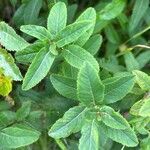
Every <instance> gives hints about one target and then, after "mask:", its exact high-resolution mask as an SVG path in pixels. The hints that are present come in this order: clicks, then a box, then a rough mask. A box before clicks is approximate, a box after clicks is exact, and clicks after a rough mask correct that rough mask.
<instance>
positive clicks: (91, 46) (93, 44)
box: [83, 34, 102, 55]
mask: <svg viewBox="0 0 150 150" xmlns="http://www.w3.org/2000/svg"><path fill="white" fill-rule="evenodd" d="M101 44H102V36H101V35H99V34H96V35H94V36H92V37H91V38H90V39H89V40H88V41H87V42H86V43H85V45H84V46H83V48H84V49H85V50H86V51H88V52H89V53H91V54H92V55H95V54H96V53H97V52H98V50H99V49H100V46H101Z"/></svg>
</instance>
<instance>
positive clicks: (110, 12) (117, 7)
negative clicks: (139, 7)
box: [98, 0, 126, 20]
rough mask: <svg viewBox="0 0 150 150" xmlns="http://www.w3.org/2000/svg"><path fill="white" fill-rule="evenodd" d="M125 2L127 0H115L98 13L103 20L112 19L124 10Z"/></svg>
mask: <svg viewBox="0 0 150 150" xmlns="http://www.w3.org/2000/svg"><path fill="white" fill-rule="evenodd" d="M125 4H126V1H125V0H113V1H112V3H110V4H108V5H106V7H104V9H102V10H101V11H100V12H98V15H99V17H100V19H101V20H111V19H113V18H115V17H117V16H118V15H119V14H120V13H121V12H122V11H123V9H124V7H125Z"/></svg>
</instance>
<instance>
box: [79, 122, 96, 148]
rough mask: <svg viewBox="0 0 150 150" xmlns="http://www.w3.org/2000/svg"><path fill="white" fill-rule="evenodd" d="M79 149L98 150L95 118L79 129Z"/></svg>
mask: <svg viewBox="0 0 150 150" xmlns="http://www.w3.org/2000/svg"><path fill="white" fill-rule="evenodd" d="M81 134H82V136H81V138H80V141H79V150H98V149H99V129H98V125H97V123H96V120H92V121H90V122H87V123H86V124H85V125H84V126H83V127H82V130H81Z"/></svg>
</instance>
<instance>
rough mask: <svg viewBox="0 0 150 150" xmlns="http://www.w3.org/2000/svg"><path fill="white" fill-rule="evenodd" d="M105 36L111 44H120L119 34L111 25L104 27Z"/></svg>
mask: <svg viewBox="0 0 150 150" xmlns="http://www.w3.org/2000/svg"><path fill="white" fill-rule="evenodd" d="M105 34H106V38H107V39H108V41H109V42H111V43H113V44H119V43H120V39H121V37H120V36H119V33H118V32H117V31H116V30H115V27H114V26H113V24H109V25H107V26H106V27H105Z"/></svg>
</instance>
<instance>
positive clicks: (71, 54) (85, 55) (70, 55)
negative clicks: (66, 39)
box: [62, 45, 99, 71]
mask: <svg viewBox="0 0 150 150" xmlns="http://www.w3.org/2000/svg"><path fill="white" fill-rule="evenodd" d="M62 54H63V56H64V58H65V60H66V61H67V62H68V63H69V64H70V65H72V66H73V67H76V68H78V69H80V68H81V67H82V66H83V64H84V62H85V61H87V62H89V63H90V64H91V65H92V66H93V67H94V68H95V69H96V70H97V71H99V64H98V63H97V61H96V59H95V58H94V57H93V56H92V55H91V54H90V53H89V52H87V51H86V50H84V49H83V48H81V47H80V46H78V45H69V46H67V47H66V48H65V49H64V50H63V52H62Z"/></svg>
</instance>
